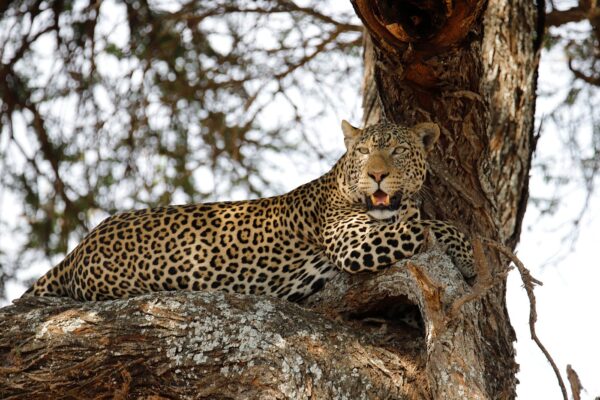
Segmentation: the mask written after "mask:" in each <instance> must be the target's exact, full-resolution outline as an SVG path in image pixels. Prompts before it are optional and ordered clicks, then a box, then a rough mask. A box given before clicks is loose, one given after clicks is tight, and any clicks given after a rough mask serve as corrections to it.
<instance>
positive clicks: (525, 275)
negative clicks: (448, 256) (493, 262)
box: [481, 238, 569, 400]
mask: <svg viewBox="0 0 600 400" xmlns="http://www.w3.org/2000/svg"><path fill="white" fill-rule="evenodd" d="M481 241H482V242H483V243H485V244H486V245H488V246H489V247H493V248H495V249H496V250H498V251H499V252H500V253H502V254H504V255H505V256H506V257H508V258H509V259H510V260H511V261H512V262H513V263H514V264H515V265H516V266H517V269H518V270H519V273H520V274H521V281H522V282H523V286H524V287H525V291H526V292H527V297H528V298H529V332H530V333H531V339H533V341H534V342H535V343H536V344H537V346H538V347H539V349H540V350H541V351H542V353H544V356H546V359H547V360H548V362H549V363H550V365H551V366H552V369H553V370H554V373H555V375H556V379H557V380H558V385H559V386H560V390H561V392H562V395H563V398H564V400H569V396H568V395H567V388H566V387H565V383H564V381H563V378H562V375H561V373H560V371H559V369H558V367H557V366H556V363H555V362H554V359H553V358H552V356H551V355H550V353H549V352H548V350H546V347H545V346H544V345H543V344H542V342H541V341H540V339H539V338H538V336H537V333H536V332H535V323H536V321H537V310H536V307H535V304H536V303H535V295H534V294H533V287H534V284H535V285H540V286H541V285H543V284H542V282H540V281H538V280H537V279H535V278H534V277H533V276H531V273H530V272H529V270H528V269H527V268H525V265H523V263H522V262H521V260H519V258H518V257H517V256H516V255H515V253H513V251H512V250H511V249H509V248H508V247H506V246H504V245H502V244H500V243H498V242H496V241H493V240H491V239H486V238H481Z"/></svg>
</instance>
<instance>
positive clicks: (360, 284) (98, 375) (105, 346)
mask: <svg viewBox="0 0 600 400" xmlns="http://www.w3.org/2000/svg"><path fill="white" fill-rule="evenodd" d="M469 292H470V289H469V287H468V285H467V284H466V283H465V282H464V281H463V279H462V278H461V276H460V274H459V273H458V272H457V271H456V268H455V267H454V266H453V264H452V262H451V261H450V260H449V258H448V257H447V256H445V255H444V254H443V253H442V252H441V251H438V250H437V249H435V248H434V249H432V250H430V251H428V252H427V253H424V254H421V255H419V256H417V257H414V258H413V259H412V260H409V261H407V262H404V263H401V264H399V265H398V266H397V267H395V268H391V269H390V270H388V271H386V272H384V273H382V274H378V275H362V276H348V275H339V276H338V278H337V279H336V280H334V281H333V282H331V284H329V285H328V286H327V287H326V289H325V290H324V291H323V292H321V293H320V294H319V295H318V297H315V298H313V299H312V300H311V303H310V304H306V305H305V307H301V306H298V305H296V304H293V303H289V302H287V301H284V300H278V299H274V298H269V297H258V296H241V295H228V294H223V293H220V292H204V293H200V292H195V293H192V292H170V293H156V294H150V295H146V296H141V297H137V298H133V299H129V300H117V301H106V302H97V303H79V302H76V301H73V300H70V299H63V298H30V299H26V300H19V301H17V302H16V304H15V305H13V306H10V307H6V308H4V309H2V310H0V398H3V399H25V398H40V399H43V398H47V399H57V398H103V397H108V398H110V397H114V398H139V397H143V398H147V397H148V396H160V398H200V399H208V398H210V399H214V398H232V399H309V398H313V399H327V398H334V399H338V398H346V399H428V398H459V397H464V396H467V398H470V399H477V398H485V397H486V396H485V394H484V390H485V382H484V381H481V380H479V381H478V380H477V379H479V378H480V375H479V374H477V370H478V368H479V366H480V365H481V363H482V362H483V360H482V359H480V354H477V353H476V352H473V351H472V349H473V343H472V341H473V338H474V337H476V335H475V332H476V331H478V329H479V328H478V327H479V325H480V324H481V322H482V321H481V319H482V314H481V310H480V308H479V306H478V305H476V304H475V303H469V302H467V303H466V304H464V305H463V306H462V307H460V308H459V311H458V312H457V313H455V314H453V313H452V312H451V311H450V310H452V309H453V307H454V306H455V305H457V304H460V303H462V302H461V301H460V299H461V298H462V297H463V296H464V295H466V294H468V293H469ZM407 304H418V306H419V308H421V309H422V310H423V313H424V315H425V321H427V325H426V326H425V331H426V334H425V335H424V333H425V332H422V331H421V330H420V329H417V328H414V327H410V326H407V325H404V324H402V323H401V322H399V320H398V316H399V313H402V312H404V311H405V307H409V306H407ZM398 310H400V311H398ZM431 358H435V359H437V360H440V361H439V362H437V363H435V364H433V363H429V361H428V359H431ZM465 361H467V362H466V363H465ZM455 377H462V378H463V379H455ZM471 377H474V378H475V379H472V378H471ZM474 383H475V384H474ZM155 398H157V397H155Z"/></svg>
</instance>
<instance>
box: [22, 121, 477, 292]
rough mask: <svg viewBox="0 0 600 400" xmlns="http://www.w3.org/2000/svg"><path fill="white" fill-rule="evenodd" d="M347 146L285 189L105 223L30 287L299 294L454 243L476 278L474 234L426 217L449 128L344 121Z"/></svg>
mask: <svg viewBox="0 0 600 400" xmlns="http://www.w3.org/2000/svg"><path fill="white" fill-rule="evenodd" d="M342 132H343V134H344V144H345V148H346V150H345V153H344V154H343V155H342V156H341V158H340V159H339V160H338V161H337V162H336V163H335V164H334V166H333V167H332V168H331V170H329V172H327V173H325V174H324V175H322V176H321V177H319V178H317V179H315V180H313V181H311V182H309V183H306V184H304V185H301V186H299V187H298V188H296V189H294V190H292V191H290V192H288V193H286V194H283V195H279V196H274V197H268V198H258V199H253V200H244V201H226V202H213V203H199V204H187V205H169V206H162V207H156V208H150V209H140V210H133V211H129V212H124V213H120V214H115V215H113V216H110V217H108V218H107V219H105V220H104V221H102V222H101V223H100V224H99V225H98V226H97V227H96V228H94V229H93V230H91V232H90V233H89V234H88V235H87V236H86V237H85V238H84V239H83V240H82V241H81V242H80V243H79V244H78V245H77V246H76V247H75V248H74V249H73V250H72V251H71V252H70V253H68V254H67V255H66V257H65V258H64V259H63V260H62V261H61V262H60V263H58V264H57V265H56V266H54V267H53V268H51V269H50V270H49V271H48V272H47V273H46V274H45V275H43V276H42V277H41V278H39V280H37V282H35V283H34V284H33V286H32V287H31V288H30V289H29V290H27V292H26V293H25V294H24V296H58V297H71V298H73V299H75V300H79V301H101V300H111V299H121V298H129V297H132V296H137V295H142V294H146V293H150V292H159V291H174V290H193V291H217V290H221V291H225V292H229V293H241V294H248V295H267V296H274V297H278V298H282V299H287V300H289V301H293V302H299V301H301V300H303V299H305V298H307V297H308V296H310V295H311V294H313V293H315V292H317V291H319V290H321V289H322V288H323V286H324V285H325V283H326V282H327V281H328V280H330V279H331V278H332V277H334V276H335V275H336V274H339V273H343V272H345V273H349V274H358V273H362V272H377V271H382V270H385V269H387V268H390V267H391V266H393V265H394V264H396V263H397V262H398V261H401V260H404V259H407V258H409V257H411V256H413V255H414V254H416V253H418V252H420V251H421V250H422V249H423V248H424V247H425V243H426V241H427V240H429V239H427V238H435V240H437V241H438V242H441V243H442V244H443V246H444V249H445V251H446V253H447V254H448V255H449V256H450V257H451V259H452V261H453V263H454V265H455V266H456V268H457V269H458V270H459V272H460V273H461V274H462V276H463V277H464V278H465V279H467V280H470V279H471V278H473V277H474V276H475V270H474V264H473V253H472V247H471V245H470V242H469V240H467V237H466V236H465V235H464V234H463V233H462V232H461V231H459V230H458V229H457V228H456V227H455V226H453V225H451V224H448V223H446V222H442V221H439V220H426V219H421V217H420V211H419V208H418V202H417V199H418V193H419V191H420V190H421V189H422V187H423V184H424V181H425V177H426V172H427V164H426V157H427V154H428V153H429V152H430V151H431V150H432V149H433V148H434V146H435V144H436V142H437V140H438V137H439V135H440V128H439V126H438V125H437V124H436V123H433V122H422V123H419V124H416V125H414V126H405V125H401V124H396V123H392V122H388V121H383V122H379V123H376V124H373V125H370V126H367V127H365V128H357V127H355V126H352V125H351V124H350V123H349V122H347V121H345V120H344V121H342Z"/></svg>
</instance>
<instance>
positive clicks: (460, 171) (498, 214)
mask: <svg viewBox="0 0 600 400" xmlns="http://www.w3.org/2000/svg"><path fill="white" fill-rule="evenodd" d="M353 5H354V7H355V10H356V12H357V14H358V15H359V16H360V17H361V19H362V20H363V22H364V24H365V26H366V28H367V30H368V32H369V33H370V37H367V38H366V39H365V42H366V43H365V55H364V60H365V77H364V103H363V104H364V110H365V114H364V121H365V122H366V123H371V122H374V121H377V120H378V119H380V118H383V117H385V118H388V119H391V120H393V121H395V122H399V123H405V124H412V123H415V122H420V121H423V120H429V121H436V122H438V123H439V124H440V126H441V127H442V138H441V141H440V144H439V145H438V147H437V149H436V151H435V152H434V154H433V155H432V157H430V174H429V178H428V182H427V188H426V193H425V195H424V196H423V210H424V212H425V214H426V215H428V216H429V217H432V218H439V219H443V220H449V221H453V222H455V223H457V224H458V225H459V226H460V227H461V228H462V229H463V230H464V231H466V232H469V233H470V234H471V235H472V236H473V237H477V236H484V237H488V238H491V239H494V240H495V241H497V242H500V243H502V244H505V245H507V246H508V247H514V246H515V245H516V243H517V241H518V238H519V234H520V226H521V220H522V217H523V213H524V211H525V207H526V204H527V182H528V172H529V169H530V166H531V154H532V152H533V149H534V147H535V137H534V132H533V126H534V124H533V115H534V107H535V85H536V70H537V65H538V61H539V49H540V44H541V40H542V34H543V24H542V22H541V15H542V14H543V12H540V7H541V6H539V5H538V7H537V8H536V6H535V5H533V4H530V3H529V2H525V1H515V2H504V1H501V2H494V3H493V4H486V3H485V2H482V1H464V2H456V3H449V2H442V1H439V2H437V1H433V2H426V3H422V2H411V1H407V2H402V3H398V2H391V1H384V0H380V1H376V2H367V1H364V0H363V1H359V0H355V1H354V2H353ZM431 247H432V249H431V250H430V251H428V252H426V253H425V254H423V255H421V256H419V257H417V258H415V259H412V260H409V261H407V262H405V263H402V264H401V265H399V266H398V267H397V268H393V269H391V270H390V271H387V272H385V273H383V274H381V275H376V276H367V277H364V276H363V277H347V276H342V277H340V278H339V280H338V281H336V282H333V283H332V284H331V285H329V286H328V287H327V288H326V289H325V291H324V292H323V293H321V294H319V296H318V298H317V299H312V303H311V304H308V305H307V306H312V307H313V309H314V310H316V311H319V312H320V313H322V314H324V315H325V317H322V316H317V315H315V314H314V313H310V312H308V311H306V309H303V308H299V307H297V306H294V305H291V304H287V303H284V302H280V301H276V300H273V299H260V298H255V297H243V296H223V295H221V294H207V293H205V294H198V295H191V294H184V293H178V294H155V295H149V296H144V297H142V298H138V299H134V300H131V301H122V302H107V303H103V304H96V305H89V304H85V305H76V304H73V303H72V302H70V301H68V300H66V301H65V300H31V301H27V302H23V303H21V304H18V305H16V306H14V307H12V308H7V309H5V310H3V314H2V316H1V318H0V320H1V321H2V322H1V323H2V324H3V326H2V327H3V328H6V329H3V330H2V331H3V332H7V334H4V335H3V336H2V338H1V339H0V349H3V350H2V359H3V360H6V361H5V362H4V364H5V365H8V367H5V368H3V369H2V370H0V373H1V374H3V375H4V378H5V379H3V381H4V382H6V383H5V384H4V387H2V386H0V393H2V394H4V393H3V392H5V393H6V395H7V396H6V397H8V396H17V397H18V396H23V395H24V393H25V392H26V391H27V390H37V392H34V393H36V394H45V393H48V396H49V397H50V396H56V395H57V394H62V395H67V396H74V397H76V396H81V395H87V396H90V395H91V394H92V395H99V394H100V393H106V391H107V390H108V391H110V390H112V391H113V392H114V393H117V394H118V395H119V396H122V397H125V396H128V395H131V396H136V395H151V394H155V395H161V396H167V395H171V396H173V395H174V394H175V395H181V396H183V395H185V394H188V393H190V395H193V394H195V395H197V396H198V397H201V398H202V397H204V398H232V397H233V398H235V397H249V398H258V397H260V396H264V397H272V398H282V397H286V396H287V397H292V398H301V397H310V396H311V395H314V396H315V397H317V398H319V396H329V397H335V396H338V397H341V395H342V394H344V395H347V396H348V398H360V396H364V397H372V398H393V397H398V398H436V397H439V398H457V397H459V395H460V394H462V395H465V394H466V396H467V397H469V398H511V397H514V393H515V385H516V381H515V376H514V375H515V372H516V370H517V365H516V363H515V361H514V353H513V348H512V341H513V340H514V334H513V332H512V328H511V326H510V323H509V321H508V316H507V313H506V307H505V300H504V290H505V280H504V278H505V275H506V272H507V268H508V263H507V260H506V259H504V258H503V257H501V256H500V255H499V254H496V253H495V252H494V251H493V250H492V249H491V248H489V247H482V244H481V242H478V241H476V246H475V250H476V259H477V261H478V264H479V265H480V277H479V278H478V281H477V282H475V285H474V286H473V288H472V289H469V288H468V287H467V286H466V285H465V284H464V282H463V281H462V280H461V278H460V277H459V276H456V274H454V275H453V274H452V272H451V271H452V266H451V265H449V264H448V260H447V259H445V258H444V257H443V256H441V255H440V253H439V252H437V251H436V244H435V243H432V244H431ZM484 249H485V250H484ZM317 300H318V301H317ZM40 303H45V304H47V307H46V308H44V309H43V310H41V311H34V310H32V307H35V306H39V305H40ZM399 305H400V306H401V307H399V308H402V309H405V308H407V307H414V306H418V308H419V310H420V312H421V314H422V316H423V320H424V321H423V322H424V326H425V330H426V335H425V336H424V337H423V336H422V335H421V334H419V332H415V330H411V329H408V328H406V327H402V326H400V324H399V321H398V316H399V314H398V313H399V312H400V311H403V310H396V306H399ZM123 310H125V311H126V312H125V313H124V312H123ZM124 315H127V316H130V317H131V318H123V316H124ZM23 316H29V318H23ZM34 316H35V317H34ZM265 316H268V318H266V319H265ZM332 317H338V320H337V321H336V320H335V319H332ZM253 318H256V321H253V320H252V319H253ZM42 321H45V322H42ZM290 321H293V323H292V322H290ZM245 324H246V325H245ZM285 324H290V326H289V328H288V331H287V332H286V334H285V335H281V334H280V333H278V332H280V331H281V326H282V325H285ZM117 326H118V327H120V328H123V331H121V332H116V331H115V330H114V329H113V328H114V327H117ZM11 327H17V328H18V329H16V328H11ZM19 331H20V332H22V333H18V332H19ZM417 331H418V330H417ZM140 332H141V333H140ZM56 333H58V335H55V334H56ZM63 334H64V335H63ZM277 335H279V336H277ZM33 336H36V339H37V340H38V341H37V342H35V343H36V345H28V344H27V343H28V341H30V340H31V338H32V337H33ZM167 336H169V337H171V336H172V337H174V338H175V339H173V340H175V342H172V341H170V340H171V339H168V340H167V339H165V338H166V337H167ZM198 338H200V339H202V340H201V341H198V340H197V339H198ZM400 338H402V340H400ZM163 339H164V340H166V341H167V342H168V344H169V345H168V346H165V347H160V346H161V345H159V344H158V343H161V341H162V340H163ZM177 340H179V341H177ZM211 340H212V341H211ZM105 343H106V344H110V347H107V346H106V345H105ZM135 343H141V344H139V345H135ZM98 344H100V346H99V347H98ZM232 344H233V345H232ZM61 346H64V347H63V348H64V349H67V350H68V351H67V352H62V351H61V350H60V348H61ZM207 346H208V347H207ZM158 347H160V348H158ZM232 347H235V349H234V350H232ZM99 348H100V349H101V351H100V352H98V349H99ZM249 349H250V350H249ZM74 350H77V351H74ZM280 350H281V351H280ZM141 354H143V356H142V355H141ZM179 355H180V357H179ZM178 360H179V361H178ZM228 363H231V364H228ZM286 368H287V369H286ZM53 369H55V371H60V372H59V373H56V372H52V370H53ZM82 370H83V371H82ZM25 371H27V374H26V373H25ZM86 371H87V372H86ZM96 371H97V372H98V373H97V374H96V375H95V376H90V377H88V378H87V380H86V381H85V383H86V384H87V385H88V386H86V387H84V386H82V385H77V384H74V383H73V382H74V379H75V378H77V379H81V378H82V376H85V374H86V373H91V372H96ZM178 371H179V372H178ZM182 371H183V373H184V374H185V375H182V374H181V372H182ZM232 371H233V372H232ZM183 376H185V381H184V380H183V379H182V377H183ZM289 376H292V379H289ZM231 377H234V378H235V379H236V384H235V385H233V386H232V385H230V384H228V383H227V380H226V379H231ZM58 378H60V379H58ZM62 388H64V389H62ZM198 388H200V389H198ZM370 389H372V391H370ZM62 390H64V391H62ZM188 390H189V391H188ZM61 391H62V392H61ZM86 391H89V392H86Z"/></svg>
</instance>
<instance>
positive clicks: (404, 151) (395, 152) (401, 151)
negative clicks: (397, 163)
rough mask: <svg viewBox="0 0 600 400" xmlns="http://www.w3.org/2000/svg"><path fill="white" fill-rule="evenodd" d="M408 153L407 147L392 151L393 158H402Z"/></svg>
mask: <svg viewBox="0 0 600 400" xmlns="http://www.w3.org/2000/svg"><path fill="white" fill-rule="evenodd" d="M406 152H407V149H406V147H396V148H395V149H394V151H392V155H393V156H401V155H402V154H405V153H406Z"/></svg>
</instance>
